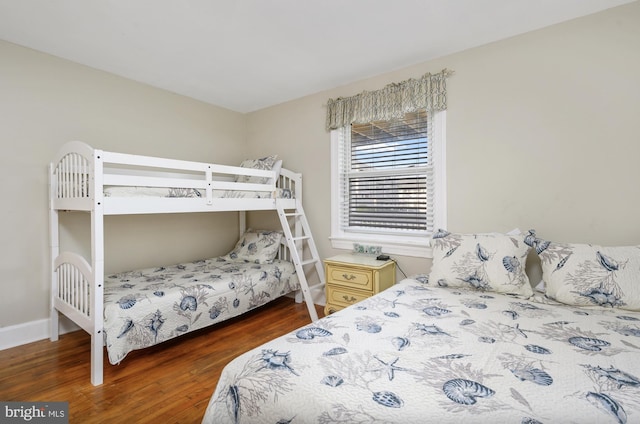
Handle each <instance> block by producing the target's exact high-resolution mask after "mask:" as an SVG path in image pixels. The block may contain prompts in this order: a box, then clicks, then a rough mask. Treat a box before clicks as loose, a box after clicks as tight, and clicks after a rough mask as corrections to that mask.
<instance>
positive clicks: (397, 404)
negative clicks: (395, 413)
mask: <svg viewBox="0 0 640 424" xmlns="http://www.w3.org/2000/svg"><path fill="white" fill-rule="evenodd" d="M372 399H373V400H374V401H376V402H378V403H379V404H380V405H382V406H386V407H387V408H401V407H402V406H403V405H404V401H403V400H402V399H400V397H399V396H398V395H396V394H395V393H393V392H388V391H382V392H375V393H373V397H372Z"/></svg>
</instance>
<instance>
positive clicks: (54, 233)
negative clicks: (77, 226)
mask: <svg viewBox="0 0 640 424" xmlns="http://www.w3.org/2000/svg"><path fill="white" fill-rule="evenodd" d="M54 170H55V165H54V164H53V163H50V164H49V259H50V260H51V263H50V264H49V266H50V270H51V273H50V274H49V275H50V278H51V293H50V297H51V299H50V301H51V303H50V305H49V307H50V308H51V309H50V313H49V340H51V341H52V342H55V341H56V340H58V337H59V334H60V328H59V321H58V318H59V315H58V310H57V309H56V307H55V304H54V299H55V296H56V294H57V293H58V275H57V271H56V268H55V260H56V258H57V257H58V255H59V254H60V235H59V232H58V231H59V230H58V211H57V210H56V209H55V208H54V207H53V199H54V198H55V196H56V190H57V184H56V181H55V178H54Z"/></svg>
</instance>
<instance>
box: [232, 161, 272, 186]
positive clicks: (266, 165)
mask: <svg viewBox="0 0 640 424" xmlns="http://www.w3.org/2000/svg"><path fill="white" fill-rule="evenodd" d="M277 158H278V155H271V156H267V157H264V158H260V159H246V160H244V161H242V163H241V164H240V167H242V168H253V169H262V170H266V171H271V170H272V169H273V168H274V166H275V165H276V159H277ZM278 162H280V166H282V161H278ZM279 173H280V168H278V170H277V172H276V175H278V174H279ZM236 182H237V183H253V184H265V183H267V182H269V179H268V178H267V177H252V176H249V175H238V176H237V177H236Z"/></svg>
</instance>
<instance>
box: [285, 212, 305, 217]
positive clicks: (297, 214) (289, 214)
mask: <svg viewBox="0 0 640 424" xmlns="http://www.w3.org/2000/svg"><path fill="white" fill-rule="evenodd" d="M302 215H303V214H301V213H300V212H292V213H285V214H284V216H302Z"/></svg>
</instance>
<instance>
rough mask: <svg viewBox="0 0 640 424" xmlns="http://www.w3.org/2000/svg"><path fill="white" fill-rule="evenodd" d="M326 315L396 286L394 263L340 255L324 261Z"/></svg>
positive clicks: (370, 257) (363, 256) (352, 255)
mask: <svg viewBox="0 0 640 424" xmlns="http://www.w3.org/2000/svg"><path fill="white" fill-rule="evenodd" d="M324 270H325V275H326V278H327V284H326V291H327V292H326V293H327V305H326V306H325V307H324V313H325V315H329V314H331V313H333V312H336V311H339V310H340V309H343V308H346V307H347V306H349V305H353V304H354V303H357V302H360V301H361V300H363V299H366V298H368V297H371V296H373V295H374V294H376V293H379V292H381V291H382V290H385V289H387V288H389V287H391V286H393V285H394V284H395V283H396V263H395V262H394V261H392V260H388V261H379V260H377V259H376V258H375V256H373V257H372V256H367V255H358V254H344V255H337V256H333V257H331V258H327V259H325V260H324Z"/></svg>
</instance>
